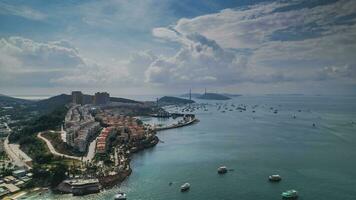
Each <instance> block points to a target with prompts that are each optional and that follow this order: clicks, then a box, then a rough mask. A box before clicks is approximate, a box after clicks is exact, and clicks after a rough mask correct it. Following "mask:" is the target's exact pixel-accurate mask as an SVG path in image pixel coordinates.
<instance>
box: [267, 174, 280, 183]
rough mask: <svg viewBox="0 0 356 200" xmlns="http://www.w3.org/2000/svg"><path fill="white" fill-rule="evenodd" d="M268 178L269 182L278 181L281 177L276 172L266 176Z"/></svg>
mask: <svg viewBox="0 0 356 200" xmlns="http://www.w3.org/2000/svg"><path fill="white" fill-rule="evenodd" d="M268 180H269V181H271V182H279V181H281V180H282V177H281V176H280V175H278V174H274V175H271V176H269V177H268Z"/></svg>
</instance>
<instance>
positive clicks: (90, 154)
mask: <svg viewBox="0 0 356 200" xmlns="http://www.w3.org/2000/svg"><path fill="white" fill-rule="evenodd" d="M95 148H96V139H95V140H93V141H92V142H91V143H90V144H89V148H88V153H87V156H85V157H84V158H83V160H84V161H91V160H93V158H94V156H95Z"/></svg>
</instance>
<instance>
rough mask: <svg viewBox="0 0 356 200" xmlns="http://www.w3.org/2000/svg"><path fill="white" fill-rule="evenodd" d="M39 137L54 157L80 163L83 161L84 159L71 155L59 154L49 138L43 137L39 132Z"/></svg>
mask: <svg viewBox="0 0 356 200" xmlns="http://www.w3.org/2000/svg"><path fill="white" fill-rule="evenodd" d="M37 137H38V138H39V139H41V140H43V141H44V142H45V143H46V144H47V147H48V149H49V151H50V152H51V153H52V154H53V155H56V156H60V157H65V158H69V159H74V160H79V161H81V160H82V157H77V156H70V155H66V154H62V153H59V152H57V151H56V149H55V148H54V147H53V145H52V143H51V142H50V141H49V140H47V138H45V137H43V136H42V133H41V132H39V133H38V134H37Z"/></svg>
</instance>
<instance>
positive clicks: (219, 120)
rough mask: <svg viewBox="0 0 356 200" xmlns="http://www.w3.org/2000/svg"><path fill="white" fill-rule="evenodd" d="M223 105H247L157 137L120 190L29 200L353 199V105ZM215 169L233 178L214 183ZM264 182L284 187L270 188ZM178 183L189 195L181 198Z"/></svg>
mask: <svg viewBox="0 0 356 200" xmlns="http://www.w3.org/2000/svg"><path fill="white" fill-rule="evenodd" d="M205 102H209V104H214V103H215V102H214V101H213V102H210V101H205ZM224 103H227V104H228V105H229V108H230V107H231V103H234V104H235V105H238V104H240V103H243V104H246V105H248V106H247V111H245V112H239V111H235V110H234V111H227V112H225V113H221V112H220V111H217V107H216V106H215V105H210V106H207V108H208V111H199V110H198V111H196V114H197V117H198V118H199V119H200V122H199V123H197V124H195V125H193V126H188V127H183V128H180V129H171V130H166V131H162V132H160V133H159V134H158V136H159V138H160V139H161V140H163V141H164V143H159V144H158V145H157V146H156V147H154V148H152V149H149V150H146V151H144V152H141V153H138V154H135V155H134V156H133V160H132V162H131V165H132V167H133V173H132V175H131V176H130V177H129V178H128V179H127V180H126V181H125V182H124V183H122V184H121V186H120V188H119V187H115V188H113V189H110V190H107V191H104V192H103V193H100V194H95V195H88V196H85V197H75V198H74V197H72V196H70V195H64V196H59V195H52V194H44V195H41V197H39V196H37V197H35V198H36V199H113V196H114V194H115V193H116V192H117V191H119V190H121V191H124V192H126V193H127V195H128V199H129V200H131V199H135V200H168V199H170V200H171V199H184V200H236V199H243V200H257V199H263V200H275V199H281V196H280V193H281V192H282V191H285V190H288V189H296V190H298V191H299V193H300V199H302V200H319V199H320V200H336V199H342V200H354V199H356V97H326V96H242V97H237V98H234V99H232V100H229V101H224ZM253 105H258V107H256V108H255V109H252V108H251V106H253ZM270 107H274V108H276V109H278V113H277V114H274V113H273V111H272V110H270ZM299 109H301V112H298V110H299ZM252 110H255V113H253V112H252ZM293 115H295V116H296V118H293ZM352 122H354V123H352ZM313 123H315V125H316V126H315V127H313V125H312V124H313ZM221 165H226V166H227V167H228V168H230V169H234V170H233V171H229V172H228V173H227V174H225V175H218V174H217V168H218V167H219V166H221ZM271 174H280V175H281V176H282V178H283V180H282V181H281V182H280V183H274V184H272V183H269V182H268V181H267V177H268V175H271ZM169 182H173V185H172V186H169V185H168V183H169ZM185 182H189V183H190V184H191V190H190V191H189V192H186V193H181V192H180V191H179V187H180V185H181V184H183V183H185Z"/></svg>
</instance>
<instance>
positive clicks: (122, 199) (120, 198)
mask: <svg viewBox="0 0 356 200" xmlns="http://www.w3.org/2000/svg"><path fill="white" fill-rule="evenodd" d="M126 199H127V198H126V194H125V193H123V192H119V193H117V194H116V195H115V198H114V200H126Z"/></svg>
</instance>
